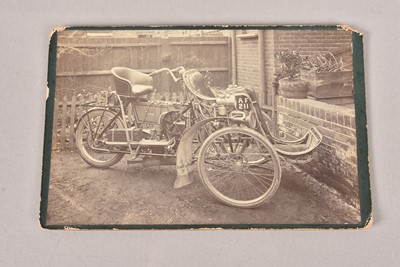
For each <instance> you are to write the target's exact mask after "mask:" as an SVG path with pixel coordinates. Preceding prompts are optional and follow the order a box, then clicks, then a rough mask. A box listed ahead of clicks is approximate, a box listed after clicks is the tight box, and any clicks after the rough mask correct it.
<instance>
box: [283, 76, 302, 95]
mask: <svg viewBox="0 0 400 267" xmlns="http://www.w3.org/2000/svg"><path fill="white" fill-rule="evenodd" d="M307 91H308V87H307V82H305V81H302V80H300V79H299V78H296V79H293V80H290V79H289V78H283V79H280V80H279V92H280V95H281V96H284V97H286V98H306V97H307Z"/></svg>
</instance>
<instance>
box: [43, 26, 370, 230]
mask: <svg viewBox="0 0 400 267" xmlns="http://www.w3.org/2000/svg"><path fill="white" fill-rule="evenodd" d="M67 29H68V30H141V29H146V30H149V29H154V30H155V29H159V30H165V29H192V30H195V29H224V30H230V29H260V30H261V29H262V30H337V29H341V27H340V26H336V25H335V26H333V25H316V26H308V25H305V26H253V25H252V26H155V27H151V26H150V27H149V26H120V27H69V28H67ZM57 36H58V34H57V31H55V32H54V33H53V34H52V36H51V39H50V46H49V61H48V75H47V79H48V88H49V97H48V98H47V101H46V118H45V134H44V151H43V172H42V190H41V203H40V225H41V226H42V227H43V228H46V229H65V228H72V229H75V228H77V229H88V230H89V229H121V230H122V229H204V228H207V229H210V228H224V229H254V228H255V229H306V228H315V229H354V228H364V227H365V226H367V225H368V224H369V223H370V221H371V219H372V207H371V190H370V179H369V178H370V177H369V163H368V140H367V118H366V105H365V79H364V58H363V43H362V35H361V34H359V33H357V32H353V36H352V39H353V72H354V97H355V112H356V128H357V159H358V179H359V194H360V209H361V223H360V224H185V225H169V224H159V225H154V224H153V225H137V224H136V225H47V223H46V218H47V205H48V194H49V182H50V168H51V150H52V130H53V110H54V97H55V85H56V60H57ZM171 190H172V189H171Z"/></svg>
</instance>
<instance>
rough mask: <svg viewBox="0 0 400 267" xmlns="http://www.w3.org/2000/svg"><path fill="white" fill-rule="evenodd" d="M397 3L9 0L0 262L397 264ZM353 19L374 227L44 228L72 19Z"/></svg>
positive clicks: (1, 23)
mask: <svg viewBox="0 0 400 267" xmlns="http://www.w3.org/2000/svg"><path fill="white" fill-rule="evenodd" d="M398 10H400V3H399V2H398V1H360V0H358V1H342V0H340V1H325V2H320V1H293V2H292V1H288V0H282V1H226V0H225V1H215V2H214V1H205V0H204V1H201V2H195V1H188V0H186V1H168V2H161V1H160V3H158V2H157V1H151V0H147V1H105V0H101V1H65V2H61V1H60V2H56V1H44V0H40V1H9V0H8V1H7V0H6V1H1V3H0V34H1V35H0V36H1V44H0V59H1V61H0V62H1V64H2V65H1V72H0V89H1V91H0V92H1V95H0V96H1V104H0V122H1V124H2V125H1V127H0V151H1V152H0V211H1V213H0V227H1V233H0V266H211V265H212V266H377V265H380V266H381V265H387V266H395V265H397V264H398V261H399V260H400V256H399V254H398V247H399V245H400V244H399V243H400V242H399V238H400V234H399V231H398V229H397V225H398V222H399V220H400V217H399V214H400V211H399V208H400V206H399V201H400V197H399V195H400V194H399V193H398V192H399V190H400V180H399V179H398V177H399V175H398V171H399V167H398V166H399V163H400V162H399V153H398V151H399V149H400V148H399V142H398V140H399V138H398V137H397V136H398V132H399V123H400V119H399V117H400V116H399V111H398V108H397V105H398V103H399V100H400V99H399V88H398V87H399V76H400V75H399V67H398V66H399V60H400V53H399V48H398V46H399V41H400V40H399V26H400V20H399V15H398ZM161 24H165V25H182V24H185V25H193V24H198V25H203V24H349V25H351V26H352V27H353V28H355V29H357V30H359V31H361V32H363V33H364V34H365V37H364V38H365V39H364V49H365V65H366V69H365V73H366V91H367V106H368V124H369V125H368V129H369V144H370V159H371V165H370V167H371V170H370V171H371V182H372V187H373V188H372V191H373V205H374V206H373V209H374V217H375V218H374V221H375V223H374V226H373V227H372V228H371V229H369V230H364V231H355V230H341V231H316V230H313V231H289V230H287V231H261V230H258V231H231V230H225V231H79V232H77V231H49V230H42V229H41V228H40V226H39V220H38V216H39V202H40V183H41V169H42V166H41V164H42V150H43V135H44V116H45V97H46V80H47V60H48V57H47V56H48V41H49V36H50V31H51V30H52V28H54V27H56V26H61V25H75V26H88V25H95V26H101V25H103V26H113V25H129V26H132V25H161Z"/></svg>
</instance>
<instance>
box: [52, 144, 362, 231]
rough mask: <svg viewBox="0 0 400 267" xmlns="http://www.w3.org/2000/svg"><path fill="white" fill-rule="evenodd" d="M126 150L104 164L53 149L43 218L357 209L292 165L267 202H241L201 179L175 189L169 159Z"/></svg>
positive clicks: (283, 220)
mask: <svg viewBox="0 0 400 267" xmlns="http://www.w3.org/2000/svg"><path fill="white" fill-rule="evenodd" d="M127 159H128V157H124V158H123V159H122V160H121V162H120V163H118V164H117V165H115V166H114V167H112V168H110V169H96V168H93V167H90V166H89V165H87V164H86V163H85V162H84V161H83V160H82V159H81V158H80V156H79V155H78V153H77V152H70V151H67V152H65V151H63V152H53V156H52V162H51V175H50V189H49V201H48V214H47V224H48V225H77V224H80V225H82V224H83V225H102V224H134V225H140V224H347V223H358V222H359V220H360V215H359V211H358V210H357V209H356V208H354V207H353V206H350V205H348V204H346V203H345V202H344V201H343V200H342V199H341V197H340V195H339V194H338V193H337V192H336V191H333V190H332V189H330V188H328V187H326V186H325V185H323V184H321V183H319V182H318V181H317V180H315V179H314V178H313V177H311V176H309V175H307V174H306V173H303V172H302V171H300V170H299V169H297V168H296V167H294V166H292V165H288V164H284V165H283V174H282V181H281V185H280V187H279V189H278V191H277V193H276V195H275V196H274V197H273V199H272V200H271V201H270V202H268V203H267V204H266V205H263V206H261V207H258V208H256V209H239V208H232V207H228V206H225V205H223V204H221V203H219V202H218V201H216V200H215V199H214V198H213V197H212V196H211V195H210V194H209V193H208V192H207V190H206V189H205V188H204V187H203V185H202V183H201V181H200V179H199V178H198V177H196V178H195V180H194V183H193V184H191V185H189V186H186V187H184V188H181V189H174V188H173V183H174V179H175V176H176V171H175V166H162V167H149V168H143V167H142V166H141V165H128V164H127V162H126V160H127Z"/></svg>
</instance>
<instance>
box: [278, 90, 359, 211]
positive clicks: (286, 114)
mask: <svg viewBox="0 0 400 267" xmlns="http://www.w3.org/2000/svg"><path fill="white" fill-rule="evenodd" d="M278 114H279V115H278V125H279V130H280V133H281V134H283V135H285V136H286V138H288V139H293V138H298V137H300V136H301V135H303V134H305V132H306V130H307V129H309V128H311V127H312V126H315V127H316V128H317V129H318V130H319V131H320V132H321V134H322V135H323V141H322V143H321V144H320V145H319V147H318V148H317V149H316V150H315V153H314V154H313V160H312V161H311V162H310V163H307V164H301V165H299V167H301V168H302V169H304V170H305V171H307V172H308V173H311V174H312V175H313V177H315V178H316V179H318V180H320V181H322V182H323V183H325V184H327V185H329V186H331V187H333V188H335V189H336V190H338V191H339V192H340V193H342V195H343V197H344V198H345V199H346V201H347V202H348V203H350V204H352V205H353V206H355V207H359V201H358V199H359V197H358V175H357V149H356V148H357V146H356V129H355V115H354V110H353V109H347V108H343V107H338V106H334V105H328V104H325V103H321V102H318V101H314V100H310V99H286V98H284V97H281V96H279V97H278Z"/></svg>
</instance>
